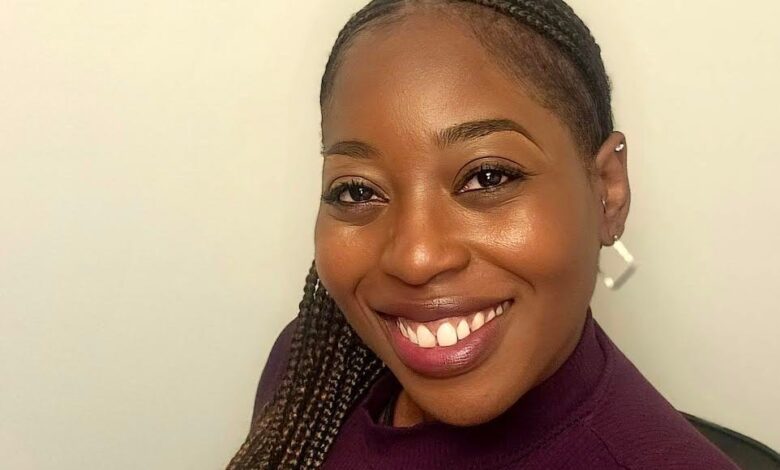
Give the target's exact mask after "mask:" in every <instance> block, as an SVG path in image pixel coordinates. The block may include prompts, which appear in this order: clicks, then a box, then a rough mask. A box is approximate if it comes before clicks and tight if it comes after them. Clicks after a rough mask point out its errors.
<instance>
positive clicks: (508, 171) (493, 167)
mask: <svg viewBox="0 0 780 470" xmlns="http://www.w3.org/2000/svg"><path fill="white" fill-rule="evenodd" d="M485 171H494V172H497V173H500V174H501V175H502V176H506V177H508V179H507V181H505V182H503V183H499V184H497V185H495V186H489V187H486V188H479V189H470V190H465V191H464V190H463V189H459V190H457V191H455V194H466V193H473V192H478V191H486V192H488V191H495V190H497V189H498V188H500V187H502V186H505V185H507V184H509V183H511V182H513V181H516V180H520V181H522V180H525V179H526V178H527V177H528V176H530V174H528V173H526V172H523V171H520V170H518V169H516V168H512V167H509V166H506V165H502V164H499V163H483V164H482V165H480V166H478V167H475V168H474V169H472V170H470V171H469V172H468V173H466V175H465V176H463V178H461V179H460V182H459V184H458V187H460V188H462V187H463V186H465V185H466V183H468V182H469V181H471V180H472V179H473V178H475V177H476V176H477V175H479V174H480V173H482V172H485ZM359 188H365V189H369V190H371V191H372V192H373V193H374V196H376V197H378V198H379V199H380V200H383V198H382V197H381V196H380V195H379V193H378V191H376V190H375V189H373V188H371V187H370V186H368V185H366V184H365V183H363V182H361V181H360V180H356V179H353V180H351V181H345V182H343V183H339V184H337V185H336V186H334V187H333V188H331V189H330V190H329V191H327V192H326V193H325V194H323V195H322V201H323V202H325V203H326V204H331V205H340V206H359V205H363V204H371V203H372V202H375V201H373V200H370V201H364V202H344V201H342V200H341V195H342V194H343V193H344V192H345V191H349V190H350V189H359Z"/></svg>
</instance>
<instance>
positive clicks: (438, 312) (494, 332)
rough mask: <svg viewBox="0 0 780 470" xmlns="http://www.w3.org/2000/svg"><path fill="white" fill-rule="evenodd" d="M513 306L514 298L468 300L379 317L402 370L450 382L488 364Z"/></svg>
mask: <svg viewBox="0 0 780 470" xmlns="http://www.w3.org/2000/svg"><path fill="white" fill-rule="evenodd" d="M479 304H481V305H479ZM466 305H473V307H472V308H464V307H465V306H466ZM513 307H514V300H512V299H508V300H493V301H492V302H489V303H488V302H483V301H480V300H471V301H464V302H461V303H455V304H452V305H450V304H447V305H446V306H444V307H442V308H441V309H439V308H425V309H418V310H413V309H411V310H409V313H408V314H403V313H400V312H398V313H395V314H393V315H387V314H380V317H381V318H382V320H383V321H384V323H385V325H386V326H387V331H388V333H389V336H390V343H391V345H392V347H393V350H394V351H395V353H396V356H397V357H398V359H399V360H400V361H401V362H402V363H403V364H404V365H405V366H406V367H408V368H409V369H411V370H412V371H414V372H416V373H418V374H420V375H423V376H426V377H431V378H448V377H453V376H457V375H461V374H465V373H467V372H469V371H471V370H473V369H475V368H476V367H478V366H479V365H480V364H482V363H483V362H484V361H485V360H487V358H488V357H489V356H490V354H491V353H492V352H493V351H494V350H495V349H496V348H497V347H498V344H499V343H500V341H501V337H502V331H503V330H505V329H506V328H503V327H502V326H503V325H504V324H505V323H506V322H505V321H504V320H505V319H506V318H507V314H508V313H509V312H511V311H512V310H513ZM469 310H471V311H470V312H469ZM410 317H414V319H413V318H410Z"/></svg>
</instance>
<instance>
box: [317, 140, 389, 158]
mask: <svg viewBox="0 0 780 470" xmlns="http://www.w3.org/2000/svg"><path fill="white" fill-rule="evenodd" d="M328 155H344V156H346V157H352V158H358V159H364V158H371V157H375V156H378V155H379V150H377V149H375V148H374V147H372V146H370V145H368V144H367V143H365V142H360V141H359V140H348V141H344V142H338V143H335V144H333V145H331V146H330V147H328V148H323V150H322V156H323V157H327V156H328Z"/></svg>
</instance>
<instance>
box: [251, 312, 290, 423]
mask: <svg viewBox="0 0 780 470" xmlns="http://www.w3.org/2000/svg"><path fill="white" fill-rule="evenodd" d="M297 325H298V319H297V318H295V319H294V320H292V321H291V322H290V323H288V324H287V326H285V327H284V329H283V330H282V332H281V333H279V336H278V337H277V338H276V341H274V345H273V347H272V348H271V353H270V354H269V355H268V360H267V361H266V363H265V367H264V368H263V372H262V374H261V375H260V383H259V384H258V386H257V393H256V395H255V407H254V412H253V413H252V415H253V416H252V421H254V420H255V418H257V414H258V412H259V411H260V410H261V409H262V408H263V406H264V405H265V404H266V403H268V402H269V401H271V398H272V397H273V395H274V392H276V389H277V388H278V387H279V384H280V383H281V381H282V378H283V377H284V372H285V370H286V369H287V363H288V362H289V360H290V346H291V344H292V338H293V334H294V333H295V327H296V326H297Z"/></svg>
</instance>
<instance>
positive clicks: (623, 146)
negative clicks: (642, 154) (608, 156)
mask: <svg viewBox="0 0 780 470" xmlns="http://www.w3.org/2000/svg"><path fill="white" fill-rule="evenodd" d="M625 148H626V144H624V143H623V142H621V143H620V145H618V146H617V147H615V152H616V153H620V152H622V151H623V150H624V149H625Z"/></svg>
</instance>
